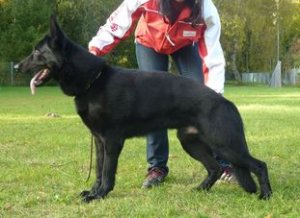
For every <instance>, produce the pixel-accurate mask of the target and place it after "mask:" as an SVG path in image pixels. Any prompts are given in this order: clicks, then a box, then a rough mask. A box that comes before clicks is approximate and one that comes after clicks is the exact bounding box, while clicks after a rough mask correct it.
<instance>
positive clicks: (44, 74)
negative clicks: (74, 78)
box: [30, 68, 50, 95]
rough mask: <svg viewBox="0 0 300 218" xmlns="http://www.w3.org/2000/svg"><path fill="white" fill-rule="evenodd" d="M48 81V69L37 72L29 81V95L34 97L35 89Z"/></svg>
mask: <svg viewBox="0 0 300 218" xmlns="http://www.w3.org/2000/svg"><path fill="white" fill-rule="evenodd" d="M49 79H50V71H49V69H47V68H46V69H42V70H40V71H38V72H37V73H36V74H35V76H34V77H33V78H32V79H31V81H30V89H31V94H33V95H34V94H35V89H36V87H37V86H40V85H42V84H44V83H45V82H46V81H48V80H49Z"/></svg>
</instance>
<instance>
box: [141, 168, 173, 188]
mask: <svg viewBox="0 0 300 218" xmlns="http://www.w3.org/2000/svg"><path fill="white" fill-rule="evenodd" d="M167 175H168V172H167V171H166V170H165V169H163V168H160V167H153V168H151V169H150V170H149V172H148V174H147V177H146V179H145V181H144V183H143V185H142V188H152V187H153V186H157V185H159V184H161V183H162V182H163V181H164V179H165V177H166V176H167Z"/></svg>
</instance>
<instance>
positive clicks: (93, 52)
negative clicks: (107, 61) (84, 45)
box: [89, 50, 97, 56]
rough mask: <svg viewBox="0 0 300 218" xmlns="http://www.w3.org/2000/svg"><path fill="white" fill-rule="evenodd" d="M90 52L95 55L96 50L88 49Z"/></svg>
mask: <svg viewBox="0 0 300 218" xmlns="http://www.w3.org/2000/svg"><path fill="white" fill-rule="evenodd" d="M89 52H90V53H91V54H93V55H96V56H97V52H96V51H94V50H90V51H89Z"/></svg>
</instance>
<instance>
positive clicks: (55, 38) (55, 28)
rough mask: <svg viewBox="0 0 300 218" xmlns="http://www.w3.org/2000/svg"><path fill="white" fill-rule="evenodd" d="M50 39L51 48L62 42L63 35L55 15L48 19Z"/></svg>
mask: <svg viewBox="0 0 300 218" xmlns="http://www.w3.org/2000/svg"><path fill="white" fill-rule="evenodd" d="M50 37H51V44H52V46H54V47H55V46H57V45H59V42H63V39H64V33H63V31H62V30H61V29H60V27H59V25H58V23H57V19H56V16H55V15H51V17H50Z"/></svg>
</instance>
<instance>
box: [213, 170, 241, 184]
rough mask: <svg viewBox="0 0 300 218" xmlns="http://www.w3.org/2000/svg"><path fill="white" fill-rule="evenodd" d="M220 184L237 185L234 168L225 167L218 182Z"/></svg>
mask: <svg viewBox="0 0 300 218" xmlns="http://www.w3.org/2000/svg"><path fill="white" fill-rule="evenodd" d="M218 182H227V183H235V182H237V180H236V177H235V175H234V173H233V169H232V167H225V168H224V171H223V173H222V175H221V177H220V179H219V180H218Z"/></svg>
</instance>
